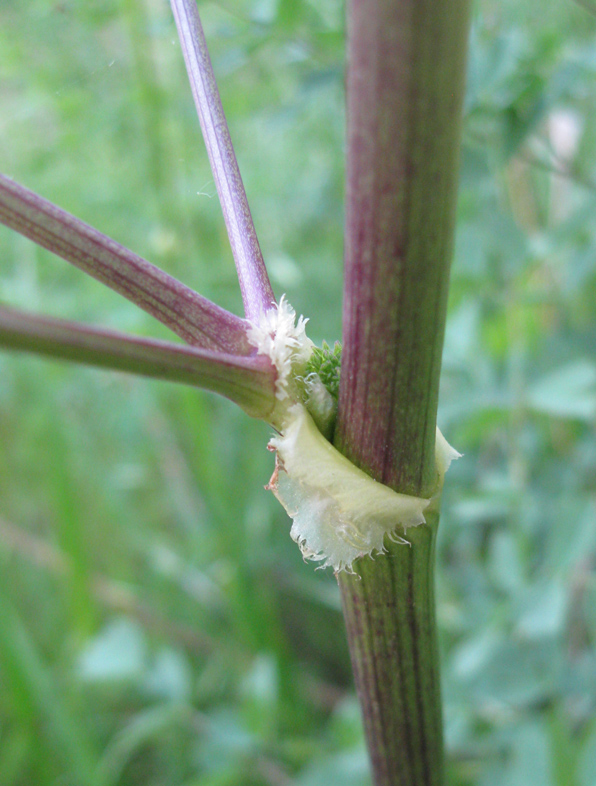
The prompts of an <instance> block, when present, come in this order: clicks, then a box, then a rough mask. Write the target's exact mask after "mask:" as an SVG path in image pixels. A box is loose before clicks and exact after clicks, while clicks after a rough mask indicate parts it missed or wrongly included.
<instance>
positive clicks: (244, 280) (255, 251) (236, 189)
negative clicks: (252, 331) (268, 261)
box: [171, 0, 275, 322]
mask: <svg viewBox="0 0 596 786" xmlns="http://www.w3.org/2000/svg"><path fill="white" fill-rule="evenodd" d="M171 4H172V10H173V12H174V17H175V19H176V25H177V27H178V35H179V36H180V43H181V45H182V52H183V53H184V60H185V62H186V70H187V72H188V78H189V80H190V86H191V88H192V93H193V96H194V100H195V105H196V107H197V112H198V114H199V120H200V121H201V128H202V130H203V137H204V139H205V144H206V146H207V153H208V154H209V161H210V163H211V170H212V172H213V177H214V179H215V185H216V187H217V193H218V194H219V201H220V202H221V207H222V210H223V214H224V219H225V222H226V227H227V230H228V236H229V238H230V245H231V246H232V254H233V255H234V261H235V263H236V270H237V271H238V280H239V281H240V289H241V291H242V300H243V302H244V311H245V314H246V317H247V318H248V319H250V320H252V321H254V322H259V321H260V318H261V317H262V315H263V314H264V313H266V312H267V311H268V310H269V309H270V308H271V306H272V304H273V303H274V302H275V297H274V295H273V290H272V289H271V284H270V282H269V276H268V275H267V270H266V268H265V263H264V262H263V256H262V254H261V249H260V246H259V241H258V239H257V233H256V231H255V227H254V224H253V220H252V216H251V213H250V208H249V207H248V201H247V199H246V193H245V191H244V185H243V183H242V177H241V176H240V170H239V168H238V161H237V160H236V154H235V153H234V147H233V145H232V139H231V137H230V132H229V129H228V124H227V122H226V117H225V115H224V111H223V107H222V104H221V98H220V95H219V90H218V88H217V83H216V81H215V75H214V73H213V67H212V65H211V59H210V57H209V52H208V51H207V43H206V41H205V35H204V33H203V28H202V26H201V20H200V18H199V12H198V10H197V4H196V0H171Z"/></svg>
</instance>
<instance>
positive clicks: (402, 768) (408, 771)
mask: <svg viewBox="0 0 596 786" xmlns="http://www.w3.org/2000/svg"><path fill="white" fill-rule="evenodd" d="M468 15H469V8H468V0H443V2H440V3H437V2H433V0H349V3H348V39H349V40H348V79H347V93H348V98H347V102H348V140H347V141H348V160H347V210H346V252H345V265H346V275H345V290H344V344H343V357H342V371H341V383H340V396H339V411H338V419H337V425H336V430H335V444H336V445H337V447H338V448H339V449H340V450H341V451H342V452H343V453H344V454H345V455H346V456H348V458H349V459H350V460H351V461H353V462H354V463H355V464H356V465H357V466H359V467H361V468H362V469H364V470H365V471H367V472H368V473H369V474H371V475H372V476H373V477H374V478H375V479H376V480H379V481H381V482H383V483H385V484H386V485H388V486H390V487H391V488H393V489H395V490H396V491H398V492H401V493H406V494H412V495H415V496H419V497H425V498H428V497H430V496H431V495H432V494H433V493H435V492H436V491H437V472H436V468H435V459H434V453H435V439H436V437H435V426H436V415H437V400H438V390H439V374H440V369H441V354H442V347H443V337H444V329H445V315H446V303H447V289H448V282H449V266H450V260H451V254H452V246H453V232H454V223H455V205H456V197H457V176H458V160H459V145H460V126H461V112H462V103H463V92H464V72H465V60H466V49H467V35H468ZM437 524H438V511H437V510H436V503H434V504H433V506H432V510H431V511H430V512H428V511H427V523H426V524H423V525H420V526H419V527H415V528H411V529H409V530H408V531H407V534H406V538H407V540H408V541H409V543H410V545H409V546H405V545H401V544H394V543H388V544H387V546H388V552H387V553H386V554H383V555H379V556H378V557H377V558H376V559H375V560H374V561H373V560H371V559H370V558H368V557H365V558H361V559H360V560H357V561H355V563H354V569H355V571H356V572H357V574H359V576H351V575H348V574H346V573H345V572H344V573H341V574H340V575H339V577H338V578H339V585H340V589H341V594H342V603H343V608H344V614H345V618H346V624H347V631H348V640H349V644H350V652H351V657H352V663H353V667H354V673H355V678H356V685H357V688H358V694H359V698H360V702H361V707H362V714H363V719H364V727H365V732H366V736H367V741H368V746H369V752H370V756H371V762H372V769H373V781H374V784H375V786H423V785H424V786H440V784H442V783H443V743H442V720H441V701H440V690H439V660H438V652H437V642H436V630H435V618H434V614H435V612H434V586H433V572H434V542H435V535H436V528H437Z"/></svg>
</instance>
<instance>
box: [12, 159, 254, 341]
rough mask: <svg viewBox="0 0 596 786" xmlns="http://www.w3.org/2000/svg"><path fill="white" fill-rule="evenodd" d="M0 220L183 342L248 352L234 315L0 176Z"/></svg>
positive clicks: (241, 322) (243, 328)
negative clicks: (120, 296) (114, 294)
mask: <svg viewBox="0 0 596 786" xmlns="http://www.w3.org/2000/svg"><path fill="white" fill-rule="evenodd" d="M0 222H1V223H3V224H6V226H8V227H10V228H11V229H15V230H16V231H17V232H20V233H21V235H25V237H28V238H30V239H31V240H33V241H34V242H35V243H38V244H39V245H40V246H43V247H44V248H47V249H48V250H49V251H51V252H52V253H54V254H57V255H58V256H60V257H62V258H63V259H65V260H66V261H67V262H70V263H72V264H73V265H75V266H76V267H78V268H80V269H81V270H84V271H85V272H86V273H88V274H89V275H91V276H93V278H96V279H97V280H98V281H101V282H102V283H103V284H106V285H107V286H109V287H110V288H111V289H114V290H115V291H116V292H119V293H120V294H122V295H124V297H126V298H128V300H131V301H132V302H133V303H136V304H137V305H138V306H140V307H141V308H142V309H144V310H145V311H147V312H148V313H149V314H151V315H152V316H154V317H156V318H157V319H158V320H159V321H160V322H163V324H164V325H167V326H168V327H169V328H170V329H171V330H172V331H173V332H174V333H177V334H178V335H179V336H180V337H181V338H183V339H184V340H185V341H187V342H188V343H189V344H192V345H195V346H199V347H203V348H204V349H212V350H218V351H221V352H227V353H230V354H238V355H249V354H252V353H253V352H254V348H253V347H252V346H251V345H250V344H249V343H248V341H247V340H246V328H247V324H246V322H245V321H244V320H242V319H240V317H237V316H235V315H233V314H230V313H229V312H228V311H226V310H225V309H223V308H221V307H220V306H217V305H215V303H212V302H211V301H210V300H207V298H204V297H201V295H199V294H197V293H196V292H195V291H194V290H192V289H190V288H189V287H187V286H185V285H184V284H182V283H181V282H180V281H177V280H176V279H175V278H173V277H172V276H170V275H168V274H167V273H164V272H163V271H162V270H160V269H159V268H158V267H155V265H152V264H151V263H150V262H147V261H146V260H145V259H142V257H139V256H137V254H134V253H133V252H132V251H129V250H128V249H126V248H124V247H123V246H121V245H120V244H119V243H116V242H115V241H114V240H111V239H110V238H108V237H106V235H104V234H102V233H101V232H99V231H98V230H97V229H93V227H90V226H89V225H88V224H85V223H84V222H83V221H81V220H80V219H78V218H75V217H74V216H72V215H70V214H69V213H67V212H66V211H64V210H62V209H61V208H59V207H56V205H53V204H52V203H51V202H48V201H47V200H46V199H43V197H40V196H38V195H37V194H35V193H33V192H32V191H29V190H28V189H27V188H24V187H23V186H21V185H19V184H18V183H15V182H14V181H13V180H11V179H10V178H8V177H6V176H4V175H1V174H0Z"/></svg>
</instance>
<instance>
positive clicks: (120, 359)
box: [0, 306, 275, 418]
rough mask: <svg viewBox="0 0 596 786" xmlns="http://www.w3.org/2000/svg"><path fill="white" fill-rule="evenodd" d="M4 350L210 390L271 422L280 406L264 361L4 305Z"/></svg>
mask: <svg viewBox="0 0 596 786" xmlns="http://www.w3.org/2000/svg"><path fill="white" fill-rule="evenodd" d="M0 346H2V347H5V348H8V349H16V350H24V351H26V352H36V353H39V354H42V355H50V356H52V357H57V358H61V359H63V360H74V361H78V362H79V363H86V364H89V365H93V366H100V367H103V368H110V369H115V370H119V371H126V372H129V373H133V374H141V375H143V376H148V377H155V378H157V379H165V380H169V381H171V382H182V383H186V384H188V385H194V386H195V387H200V388H205V389H206V390H211V391H213V392H215V393H219V394H221V395H222V396H226V397H227V398H229V399H231V400H232V401H234V402H235V403H236V404H238V405H239V406H241V407H242V408H243V409H244V410H245V411H246V412H248V413H249V414H250V415H253V416H254V417H260V418H266V417H267V416H268V414H269V413H270V412H271V410H272V408H273V405H274V401H275V392H274V386H275V377H274V371H273V368H272V366H271V365H270V363H269V361H268V359H266V358H265V357H263V356H261V357H254V358H241V357H236V356H234V355H226V354H224V353H220V352H212V351H210V350H206V349H199V348H196V347H185V346H183V345H179V344H171V343H169V342H166V341H157V340H153V339H146V338H137V337H131V336H126V335H124V334H123V333H118V332H116V331H111V330H98V329H96V328H90V327H84V326H82V325H77V324H76V323H73V322H67V321H66V320H61V319H52V318H48V317H38V316H35V315H32V314H24V313H22V312H19V311H15V310H14V309H11V308H6V307H4V306H0Z"/></svg>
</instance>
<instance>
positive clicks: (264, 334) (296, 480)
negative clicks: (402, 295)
mask: <svg viewBox="0 0 596 786" xmlns="http://www.w3.org/2000/svg"><path fill="white" fill-rule="evenodd" d="M249 340H251V341H252V342H253V343H254V344H255V346H256V347H257V349H258V351H259V352H263V353H266V354H268V355H269V357H270V358H271V360H272V362H273V363H274V365H275V366H276V368H277V369H278V388H277V398H278V406H277V408H276V414H275V422H274V425H275V427H276V429H277V430H278V431H279V435H278V436H275V437H273V438H272V439H271V440H270V442H269V446H270V448H271V449H273V450H275V451H276V453H277V455H276V466H275V472H274V473H273V476H272V478H271V480H270V482H269V486H268V488H269V489H270V490H271V491H272V492H273V493H274V494H275V496H276V497H277V498H278V500H279V501H280V502H281V504H282V505H283V507H284V508H285V510H286V511H287V513H288V515H289V516H290V517H291V518H292V521H293V523H292V529H291V533H290V534H291V536H292V538H293V539H294V540H295V541H296V543H297V544H298V545H299V547H300V550H301V551H302V554H303V556H304V558H305V559H311V560H315V561H318V562H320V563H321V564H320V567H332V568H333V569H334V570H335V571H339V570H348V571H351V570H353V568H352V565H353V562H354V560H356V559H357V558H359V557H362V556H366V555H369V556H373V555H374V554H378V553H381V552H383V551H384V550H385V538H389V539H391V540H394V541H398V542H403V543H404V544H407V542H408V541H407V539H406V537H404V536H405V535H406V534H407V529H408V528H409V527H415V526H418V525H420V524H423V523H424V522H425V518H424V511H425V510H426V508H428V506H429V505H430V503H431V499H422V498H419V497H413V496H409V495H407V494H398V493H397V492H395V491H393V490H392V489H390V488H389V487H388V486H385V485H383V484H382V483H378V482H377V481H375V480H373V478H371V477H370V476H369V475H367V474H366V473H365V472H363V471H362V470H360V469H358V467H356V466H355V465H354V464H352V463H351V462H350V461H349V460H348V459H347V458H346V457H345V456H343V455H342V454H341V453H340V452H339V451H338V450H336V449H335V447H334V446H333V445H332V444H331V442H329V441H328V439H326V437H325V436H324V435H323V433H321V430H320V429H319V427H318V426H317V423H318V422H319V420H320V419H319V418H318V417H317V412H316V411H313V412H312V414H311V412H309V408H310V409H313V408H314V410H316V408H317V407H316V402H313V400H312V397H311V396H309V392H310V391H311V390H312V384H304V376H303V375H304V372H305V369H306V368H307V366H308V360H309V357H310V355H311V353H312V352H313V344H312V342H311V341H310V340H309V339H308V338H307V337H306V333H305V320H304V319H303V318H302V317H301V318H300V319H299V320H298V323H297V325H296V324H295V313H294V311H293V310H292V309H291V307H290V306H289V305H288V303H287V301H285V300H284V299H283V298H282V301H281V302H280V305H279V306H278V307H277V308H276V309H272V310H271V312H269V314H268V316H267V320H266V322H264V324H263V325H261V326H256V327H255V328H254V329H251V331H250V332H249ZM317 387H318V386H317ZM330 397H331V396H330ZM320 399H321V394H320V390H319V391H318V395H317V400H320ZM328 405H329V402H328V401H326V400H324V401H323V403H322V406H323V407H325V408H327V407H328ZM315 421H317V422H315ZM458 456H459V453H457V451H455V450H454V449H453V448H451V447H450V446H449V445H448V443H447V441H446V440H445V438H444V437H443V435H442V434H441V432H440V431H439V430H438V429H437V447H436V465H437V486H436V494H437V495H438V494H440V491H441V488H442V485H443V477H444V475H445V472H446V471H447V469H448V467H449V464H450V463H451V461H452V460H453V459H454V458H457V457H458Z"/></svg>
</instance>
